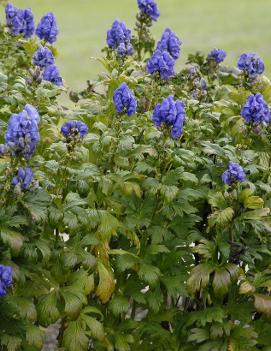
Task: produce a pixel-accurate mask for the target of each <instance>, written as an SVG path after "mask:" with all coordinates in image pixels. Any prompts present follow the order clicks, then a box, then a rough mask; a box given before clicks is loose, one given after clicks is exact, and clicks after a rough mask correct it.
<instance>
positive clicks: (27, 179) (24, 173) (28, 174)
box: [11, 167, 33, 191]
mask: <svg viewBox="0 0 271 351" xmlns="http://www.w3.org/2000/svg"><path fill="white" fill-rule="evenodd" d="M32 180H33V172H32V169H31V168H30V167H26V168H22V167H20V168H19V169H18V172H17V174H16V176H15V177H13V179H12V182H11V184H12V186H14V187H15V186H19V187H20V189H21V190H22V191H25V190H27V189H28V188H29V187H30V185H31V183H32Z"/></svg>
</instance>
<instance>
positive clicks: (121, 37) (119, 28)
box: [106, 20, 134, 56]
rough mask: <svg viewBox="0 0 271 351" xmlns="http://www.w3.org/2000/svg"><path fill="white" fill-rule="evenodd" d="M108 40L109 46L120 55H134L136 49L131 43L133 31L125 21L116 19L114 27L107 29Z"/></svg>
mask: <svg viewBox="0 0 271 351" xmlns="http://www.w3.org/2000/svg"><path fill="white" fill-rule="evenodd" d="M106 42H107V45H108V47H110V48H111V49H113V50H115V51H116V52H117V53H118V55H120V56H126V55H132V54H133V52H134V49H133V47H132V44H131V31H130V29H128V28H126V25H125V23H123V22H120V21H118V20H116V21H114V23H113V24H112V27H111V28H110V29H109V30H108V31H107V38H106Z"/></svg>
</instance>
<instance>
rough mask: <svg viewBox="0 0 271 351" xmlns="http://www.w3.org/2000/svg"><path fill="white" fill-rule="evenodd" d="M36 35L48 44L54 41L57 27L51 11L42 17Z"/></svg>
mask: <svg viewBox="0 0 271 351" xmlns="http://www.w3.org/2000/svg"><path fill="white" fill-rule="evenodd" d="M36 35H37V36H38V37H39V38H40V39H43V40H45V41H46V42H48V43H50V44H53V43H54V42H55V41H56V39H57V35H58V27H57V23H56V18H55V15H54V14H53V13H52V12H49V13H47V14H46V15H45V16H43V17H42V19H41V20H40V22H39V24H38V26H37V29H36Z"/></svg>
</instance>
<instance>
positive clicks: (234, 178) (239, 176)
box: [222, 162, 246, 185]
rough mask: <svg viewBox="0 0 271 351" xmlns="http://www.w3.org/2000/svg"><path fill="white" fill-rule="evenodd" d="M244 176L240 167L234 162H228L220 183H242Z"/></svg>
mask: <svg viewBox="0 0 271 351" xmlns="http://www.w3.org/2000/svg"><path fill="white" fill-rule="evenodd" d="M245 179H246V175H245V172H244V169H243V167H242V166H240V165H239V164H238V163H235V162H229V164H228V169H227V170H226V171H225V172H224V173H223V174H222V181H223V182H224V183H225V184H228V185H230V184H232V183H236V182H243V181H244V180H245Z"/></svg>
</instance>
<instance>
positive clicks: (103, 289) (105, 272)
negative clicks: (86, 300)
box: [96, 262, 115, 303]
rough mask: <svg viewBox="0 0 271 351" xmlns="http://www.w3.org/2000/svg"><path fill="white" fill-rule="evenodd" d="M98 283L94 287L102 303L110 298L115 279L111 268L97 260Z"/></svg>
mask: <svg viewBox="0 0 271 351" xmlns="http://www.w3.org/2000/svg"><path fill="white" fill-rule="evenodd" d="M98 272H99V285H98V287H97V289H96V295H97V296H98V297H99V299H100V300H101V302H102V303H107V302H108V301H109V300H110V297H111V295H112V294H113V291H114V290H115V280H114V276H113V273H112V271H111V270H109V269H107V268H106V267H105V266H104V265H103V264H102V263H101V262H98Z"/></svg>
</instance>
